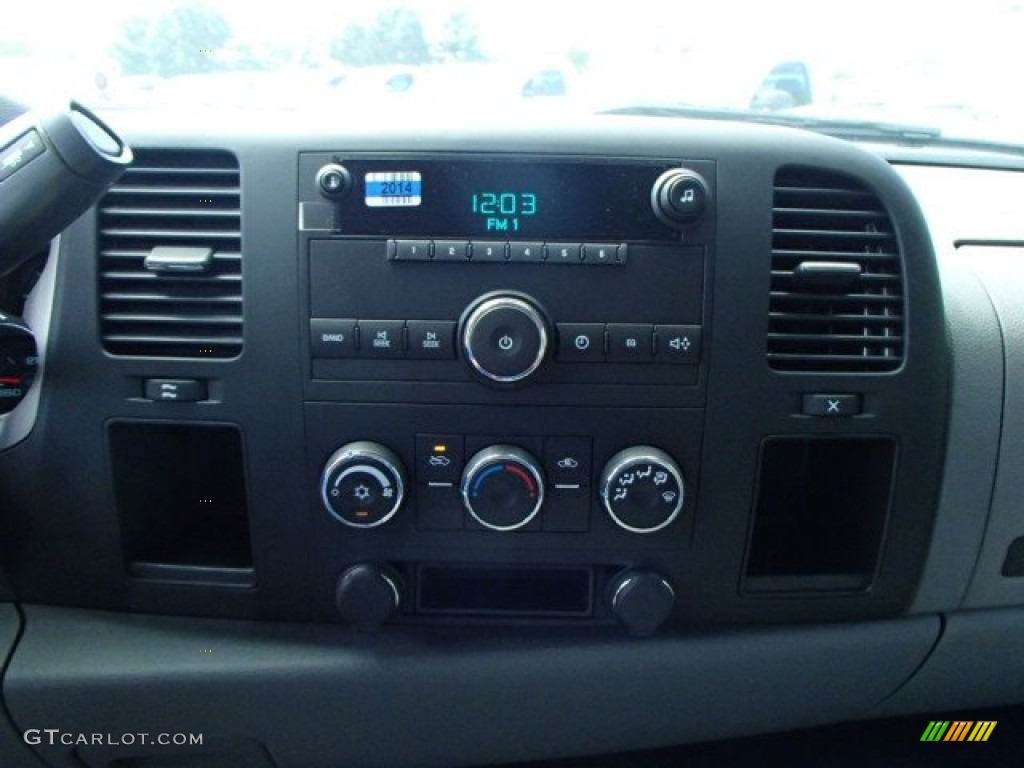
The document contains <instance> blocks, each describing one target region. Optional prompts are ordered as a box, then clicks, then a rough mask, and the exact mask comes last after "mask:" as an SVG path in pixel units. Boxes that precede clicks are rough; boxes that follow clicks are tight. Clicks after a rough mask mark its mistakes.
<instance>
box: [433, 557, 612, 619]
mask: <svg viewBox="0 0 1024 768" xmlns="http://www.w3.org/2000/svg"><path fill="white" fill-rule="evenodd" d="M418 575H419V578H418V595H417V597H418V599H417V609H418V611H419V612H420V613H429V614H459V615H464V614H473V615H477V616H589V615H590V612H591V594H592V591H593V590H592V586H591V585H592V581H593V578H592V573H591V570H590V569H589V568H514V567H490V566H432V565H430V566H422V567H420V569H419V574H418Z"/></svg>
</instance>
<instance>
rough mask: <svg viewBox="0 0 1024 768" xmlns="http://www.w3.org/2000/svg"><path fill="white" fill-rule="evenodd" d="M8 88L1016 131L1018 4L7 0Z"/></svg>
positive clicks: (2, 86) (1019, 114) (241, 102)
mask: <svg viewBox="0 0 1024 768" xmlns="http://www.w3.org/2000/svg"><path fill="white" fill-rule="evenodd" d="M3 15H4V23H3V24H2V25H0V93H3V94H7V95H10V96H14V97H16V98H20V99H21V100H23V101H27V102H37V101H40V100H44V99H47V98H54V97H65V96H67V95H71V96H74V97H76V98H78V99H79V100H81V101H83V102H84V103H86V104H88V105H90V106H93V107H95V108H99V109H141V110H161V109H202V110H215V109H216V110H233V109H248V108H258V109H281V110H297V109H306V108H309V109H317V110H318V111H320V112H321V113H324V112H329V111H331V110H333V109H337V110H338V111H339V112H344V113H347V114H349V115H352V114H353V113H354V112H355V113H360V114H367V113H372V112H373V110H382V109H383V110H387V111H389V112H390V111H391V110H397V111H398V112H399V113H401V112H402V111H404V113H405V114H409V115H414V114H416V112H415V110H417V109H422V108H430V109H432V110H434V111H437V110H443V109H444V108H446V107H451V108H453V109H455V108H459V109H463V110H469V111H471V112H472V113H473V114H474V116H475V117H481V116H486V115H489V114H493V115H495V116H496V117H497V116H498V115H502V114H508V113H517V112H519V113H535V112H537V111H540V112H542V113H550V114H555V113H562V112H597V111H605V110H609V109H622V108H628V107H631V106H643V105H647V106H650V105H683V106H686V107H693V108H707V109H714V110H722V109H725V110H730V111H734V112H740V113H742V112H747V111H754V112H765V111H770V112H777V113H780V114H787V113H792V114H796V115H808V114H809V115H815V116H821V117H826V118H829V119H844V118H849V119H855V120H859V121H865V120H868V121H879V122H889V123H892V122H899V123H909V124H917V125H921V126H929V127H934V128H938V129H939V130H940V131H941V133H942V135H943V136H944V137H959V138H975V139H982V140H998V141H1003V142H1013V143H1021V142H1022V138H1021V137H1022V136H1024V131H1022V130H1021V128H1022V118H1024V111H1022V110H1024V108H1022V107H1021V106H1020V99H1019V98H1017V96H1016V94H1015V93H1013V92H1012V86H1013V85H1014V84H1015V82H1014V81H1015V74H1016V73H1017V72H1020V71H1022V64H1024V62H1022V61H1021V59H1022V53H1021V51H1022V50H1024V49H1022V48H1021V47H1020V45H1019V40H1020V39H1021V38H1022V36H1024V0H974V1H973V2H971V3H959V2H958V3H935V2H933V1H931V0H861V1H860V2H858V3H856V4H844V5H842V6H837V5H836V4H833V3H822V2H820V0H772V2H760V1H759V0H715V2H712V3H708V2H703V1H702V2H696V1H692V2H691V1H688V0H677V2H673V3H666V2H664V1H663V0H629V1H628V2H606V3H587V4H581V3H579V2H578V0H565V1H559V0H520V1H519V2H517V3H512V4H510V3H495V2H493V1H490V2H488V0H477V1H476V2H472V1H470V0H393V1H392V2H388V0H374V1H372V2H367V1H365V0H360V1H358V2H356V1H355V0H348V1H345V0H332V1H330V2H321V1H318V0H289V2H287V3H254V2H251V1H250V0H152V1H151V2H146V3H139V2H135V1H134V0H90V2H88V3H81V2H74V1H73V0H68V1H67V2H63V1H56V2H50V3H44V6H43V12H41V9H40V6H39V5H35V4H24V3H16V4H8V5H7V6H5V8H4V14H3Z"/></svg>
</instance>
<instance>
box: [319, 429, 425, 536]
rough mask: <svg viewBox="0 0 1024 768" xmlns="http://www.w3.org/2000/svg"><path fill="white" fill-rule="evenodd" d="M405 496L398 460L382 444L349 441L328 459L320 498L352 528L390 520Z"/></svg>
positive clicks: (321, 481)
mask: <svg viewBox="0 0 1024 768" xmlns="http://www.w3.org/2000/svg"><path fill="white" fill-rule="evenodd" d="M404 497H405V470H404V469H403V467H402V462H401V460H400V459H399V458H398V457H397V456H396V455H395V454H394V453H393V452H392V451H390V450H388V449H387V448H385V447H384V446H383V445H379V444H377V443H370V442H366V441H360V442H356V443H348V444H347V445H343V446H342V447H341V448H339V449H338V450H336V451H335V452H334V453H333V454H331V457H330V458H329V459H328V460H327V464H326V465H325V466H324V471H323V474H322V475H321V480H320V498H321V499H322V500H323V502H324V506H326V507H327V510H328V511H329V512H330V513H331V514H332V515H334V517H335V519H337V520H338V521H340V522H342V523H344V524H345V525H351V526H352V527H354V528H375V527H376V526H378V525H382V524H384V523H386V522H387V521H388V520H390V519H391V518H392V517H393V516H394V514H395V513H396V512H397V511H398V508H399V507H400V506H402V500H403V498H404Z"/></svg>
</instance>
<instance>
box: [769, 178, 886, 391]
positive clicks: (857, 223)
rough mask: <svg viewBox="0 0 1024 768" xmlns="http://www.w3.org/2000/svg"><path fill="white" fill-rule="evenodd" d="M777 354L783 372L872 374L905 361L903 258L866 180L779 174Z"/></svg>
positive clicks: (773, 345) (772, 340)
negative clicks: (864, 182)
mask: <svg viewBox="0 0 1024 768" xmlns="http://www.w3.org/2000/svg"><path fill="white" fill-rule="evenodd" d="M772 218H773V224H772V263H771V300H770V303H769V323H768V345H767V357H768V363H769V365H770V366H771V367H772V368H774V369H775V370H779V371H807V372H850V373H872V372H885V371H892V370H895V369H897V368H899V366H900V364H901V363H902V361H903V355H904V345H905V337H906V322H905V312H904V289H903V270H902V260H901V255H900V251H899V242H898V240H897V237H896V234H895V231H894V229H893V224H892V219H891V218H890V216H889V214H888V212H887V211H886V210H885V207H884V206H883V205H882V202H881V201H880V200H879V199H878V196H877V195H876V194H874V193H873V192H872V191H871V190H869V189H868V188H867V187H866V186H865V185H864V184H862V183H861V182H860V181H858V180H856V179H854V178H852V177H849V176H846V175H844V174H840V173H834V172H830V171H824V170H818V169H810V168H802V167H786V168H782V169H780V170H779V171H778V173H777V174H776V177H775V200H774V207H773V211H772Z"/></svg>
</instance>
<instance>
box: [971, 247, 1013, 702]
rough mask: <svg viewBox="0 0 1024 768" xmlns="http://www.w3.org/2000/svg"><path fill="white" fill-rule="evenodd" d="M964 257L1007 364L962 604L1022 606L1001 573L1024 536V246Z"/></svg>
mask: <svg viewBox="0 0 1024 768" xmlns="http://www.w3.org/2000/svg"><path fill="white" fill-rule="evenodd" d="M960 256H961V258H964V259H966V260H968V261H970V263H971V264H972V265H973V266H974V269H975V271H976V272H977V273H978V275H979V276H980V277H981V280H982V282H983V283H984V286H985V288H986V290H987V291H988V293H989V295H990V296H991V297H992V303H993V305H994V306H995V309H996V312H997V313H998V315H999V324H1000V328H1001V331H1002V338H1003V345H1004V348H1005V360H1006V363H1005V370H1004V377H1005V387H1004V395H1003V401H1002V404H1003V422H1002V437H1001V439H1000V444H999V462H998V466H997V468H996V477H995V489H994V493H993V496H992V512H991V514H990V515H989V521H988V527H987V528H986V530H985V540H984V542H983V543H982V546H981V553H980V555H979V557H978V564H977V568H976V569H975V572H974V577H973V579H972V580H971V586H970V589H969V590H968V593H967V599H966V600H965V601H964V604H965V605H966V606H969V607H983V606H995V605H1024V578H1006V577H1004V576H1003V575H1002V573H1001V570H1002V567H1003V561H1004V560H1005V559H1006V552H1007V549H1008V547H1009V546H1010V542H1011V541H1013V540H1014V539H1015V538H1017V537H1018V536H1022V535H1024V507H1022V506H1021V497H1022V496H1024V248H1013V247H983V246H982V247H970V248H961V249H960ZM983 373H984V372H983ZM987 373H988V374H989V375H992V372H987ZM1021 698H1024V696H1022V697H1021Z"/></svg>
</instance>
